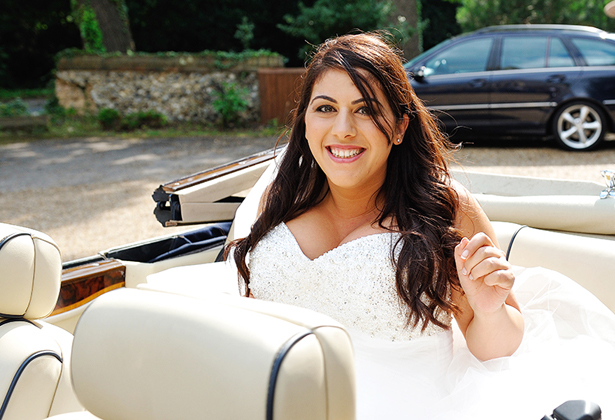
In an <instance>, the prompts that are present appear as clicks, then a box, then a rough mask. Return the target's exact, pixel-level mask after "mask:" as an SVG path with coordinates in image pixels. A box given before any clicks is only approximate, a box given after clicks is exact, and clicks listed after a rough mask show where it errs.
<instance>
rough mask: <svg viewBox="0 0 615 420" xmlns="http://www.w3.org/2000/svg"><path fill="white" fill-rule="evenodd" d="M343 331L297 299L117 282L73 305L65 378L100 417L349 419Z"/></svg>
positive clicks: (349, 375)
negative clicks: (207, 294)
mask: <svg viewBox="0 0 615 420" xmlns="http://www.w3.org/2000/svg"><path fill="white" fill-rule="evenodd" d="M353 360H354V359H353V355H352V348H351V343H350V339H349V337H348V335H347V333H346V332H345V330H344V329H343V328H342V326H341V325H339V324H338V323H337V322H335V321H333V320H332V319H330V318H328V317H326V316H324V315H321V314H317V313H315V312H312V311H308V310H305V309H301V308H295V307H291V306H286V305H281V304H276V303H271V302H265V301H257V300H254V299H248V298H241V297H237V296H226V295H219V296H217V297H216V298H211V299H203V298H193V297H188V296H180V295H173V294H168V293H161V292H156V291H147V290H138V289H121V290H117V291H113V292H110V293H107V294H105V295H103V296H101V297H99V298H97V299H96V300H95V301H94V302H93V303H92V305H91V306H90V307H88V308H87V309H86V311H85V312H84V314H83V315H82V317H81V319H80V321H79V324H78V325H77V329H76V331H75V341H74V346H73V383H74V386H75V390H76V392H77V395H78V396H79V399H80V400H81V401H82V402H83V404H84V406H85V407H86V409H87V410H88V411H89V412H90V413H92V414H94V415H95V416H97V417H100V418H101V419H115V418H122V419H129V420H140V419H148V420H150V419H169V418H173V419H194V418H210V419H233V420H242V419H246V420H248V419H249V420H255V419H263V420H265V419H276V420H285V419H288V420H290V419H293V420H302V419H306V420H307V419H310V420H318V419H323V420H324V419H336V420H351V419H354V416H355V412H354V407H355V399H354V398H355V393H354V362H353Z"/></svg>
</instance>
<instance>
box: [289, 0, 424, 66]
mask: <svg viewBox="0 0 615 420" xmlns="http://www.w3.org/2000/svg"><path fill="white" fill-rule="evenodd" d="M298 6H299V14H298V15H296V16H292V15H285V16H284V20H285V22H286V25H283V24H279V25H278V28H280V29H281V30H282V31H284V32H285V33H287V34H288V35H291V36H293V37H298V38H302V39H304V40H306V41H307V42H308V43H310V44H312V45H318V44H320V43H322V42H323V41H325V40H326V39H328V38H331V37H334V36H337V35H343V34H346V33H349V32H352V31H357V30H360V31H371V30H375V29H389V30H390V31H391V32H393V33H395V34H396V35H398V34H399V35H400V37H402V38H403V37H406V36H410V35H411V33H412V31H413V30H414V28H411V27H410V26H409V25H408V24H407V22H406V21H400V22H398V24H397V25H394V26H393V27H390V28H387V26H391V25H389V24H387V22H388V21H389V16H390V15H391V13H392V11H393V6H392V4H391V3H390V2H388V1H379V0H354V1H347V0H316V2H315V3H314V5H313V6H312V7H307V6H306V5H305V4H304V3H303V2H299V3H298ZM310 49H311V47H310V46H309V45H308V46H304V47H303V48H302V49H301V50H300V51H299V56H300V57H302V58H305V54H306V53H307V52H308V51H309V50H310Z"/></svg>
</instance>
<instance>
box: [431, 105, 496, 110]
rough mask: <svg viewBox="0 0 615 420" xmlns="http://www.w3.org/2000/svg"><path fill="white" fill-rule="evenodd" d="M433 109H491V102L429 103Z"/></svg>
mask: <svg viewBox="0 0 615 420" xmlns="http://www.w3.org/2000/svg"><path fill="white" fill-rule="evenodd" d="M427 106H428V107H429V108H431V109H435V110H437V111H457V110H465V109H467V110H470V109H489V104H475V105H439V106H431V105H427Z"/></svg>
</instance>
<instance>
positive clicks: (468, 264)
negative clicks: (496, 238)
mask: <svg viewBox="0 0 615 420" xmlns="http://www.w3.org/2000/svg"><path fill="white" fill-rule="evenodd" d="M455 260H456V263H457V270H458V272H459V276H460V280H464V278H467V279H469V280H477V279H482V281H483V282H484V284H485V285H487V286H500V287H502V288H505V289H510V288H512V285H513V283H514V275H513V274H512V271H511V266H510V264H509V263H508V261H507V260H506V256H505V254H504V252H503V251H502V250H500V249H499V248H497V247H496V246H495V245H494V244H493V241H492V240H491V239H490V238H489V236H487V235H485V234H484V233H478V234H476V235H474V236H473V237H472V239H471V240H469V239H467V238H463V239H462V240H461V242H460V243H459V245H457V247H456V249H455Z"/></svg>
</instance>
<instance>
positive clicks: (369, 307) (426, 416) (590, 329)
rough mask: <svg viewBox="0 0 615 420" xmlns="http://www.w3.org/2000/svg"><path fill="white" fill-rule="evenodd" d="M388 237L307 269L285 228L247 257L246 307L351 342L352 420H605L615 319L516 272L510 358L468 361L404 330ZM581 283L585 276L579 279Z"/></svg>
mask: <svg viewBox="0 0 615 420" xmlns="http://www.w3.org/2000/svg"><path fill="white" fill-rule="evenodd" d="M397 238H398V234H396V233H381V234H373V235H369V236H365V237H362V238H359V239H356V240H354V241H351V242H348V243H345V244H343V245H340V246H339V247H337V248H334V249H332V250H331V251H329V252H327V253H325V254H323V255H322V256H320V257H318V258H316V259H314V260H310V259H309V258H308V257H307V256H305V254H303V252H302V251H301V248H300V247H299V245H298V243H297V241H296V239H295V238H294V236H293V235H292V233H291V232H290V230H289V229H288V227H287V226H286V225H285V224H281V225H279V226H277V227H276V228H274V229H273V230H272V231H271V232H270V233H269V234H267V235H266V236H265V237H264V238H263V239H262V240H261V241H260V242H259V243H258V245H257V246H256V248H255V249H254V250H253V251H252V253H251V254H250V261H249V266H250V272H251V278H250V289H251V291H252V293H253V295H254V296H255V297H256V298H257V299H265V300H271V301H275V302H281V303H286V304H293V305H298V306H302V307H305V308H308V309H312V310H315V311H318V312H321V313H324V314H326V315H329V316H330V317H332V318H334V319H336V320H338V321H340V322H341V323H342V324H344V325H345V326H346V328H347V330H348V331H349V333H350V334H351V337H352V340H353V345H354V349H355V360H356V370H357V419H358V420H380V419H387V420H394V419H406V420H408V419H412V420H432V419H455V420H457V419H472V420H482V419H485V420H487V419H498V420H500V419H510V420H525V419H527V420H532V419H536V420H538V419H541V418H542V416H544V415H545V414H550V413H551V412H552V411H553V409H554V408H555V407H557V406H558V405H560V404H562V403H563V402H565V401H567V400H571V399H587V400H590V401H593V402H595V403H597V404H599V405H600V406H601V407H602V413H603V417H602V418H603V419H607V420H608V419H615V315H614V314H613V313H612V312H611V311H609V310H608V309H607V308H606V307H605V306H604V305H603V304H602V303H601V302H600V301H599V300H598V299H597V298H595V297H594V296H593V295H591V294H590V293H589V292H587V291H586V290H585V289H583V288H582V287H581V286H579V285H577V284H576V283H574V282H573V281H572V280H570V279H568V278H566V277H564V276H562V275H560V274H559V273H556V272H554V271H550V270H546V269H542V268H533V269H522V268H518V269H516V274H517V279H516V282H515V293H516V295H517V298H518V300H519V301H520V302H521V305H522V312H523V316H524V319H525V323H526V329H525V335H524V339H523V342H522V344H521V346H520V348H519V349H518V350H517V352H516V353H515V354H514V355H513V356H511V357H503V358H499V359H494V360H491V361H488V362H480V361H478V360H477V359H476V358H475V357H474V356H473V355H472V354H471V353H470V352H469V351H468V349H467V347H466V346H465V342H464V339H463V336H462V335H461V333H460V332H459V330H458V329H456V327H455V324H454V321H453V320H451V318H450V316H448V315H447V314H441V315H440V316H439V319H440V320H441V321H443V322H444V323H445V324H447V325H451V324H452V327H451V328H450V329H446V330H444V329H441V328H439V327H436V326H433V325H432V326H430V327H429V328H427V330H426V331H423V332H421V331H420V330H419V329H412V328H406V327H405V320H406V314H407V312H406V310H405V308H404V307H403V306H402V305H401V304H400V302H399V300H398V298H397V295H396V291H395V282H394V269H393V266H392V264H391V261H390V252H391V251H390V250H391V246H392V244H393V243H394V241H396V239H397ZM588 275H591V274H590V273H588Z"/></svg>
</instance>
